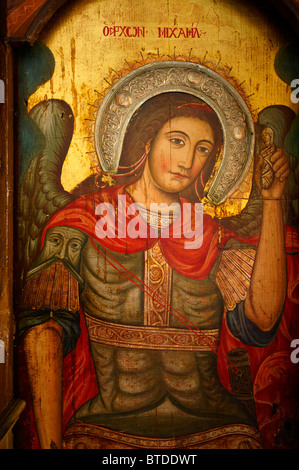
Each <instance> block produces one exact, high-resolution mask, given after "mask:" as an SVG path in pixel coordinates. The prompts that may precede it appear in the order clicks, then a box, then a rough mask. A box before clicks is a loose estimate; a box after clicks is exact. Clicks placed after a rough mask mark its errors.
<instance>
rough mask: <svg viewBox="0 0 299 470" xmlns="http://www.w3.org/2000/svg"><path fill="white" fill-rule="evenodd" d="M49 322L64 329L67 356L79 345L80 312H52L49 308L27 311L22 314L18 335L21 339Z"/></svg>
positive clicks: (64, 351)
mask: <svg viewBox="0 0 299 470" xmlns="http://www.w3.org/2000/svg"><path fill="white" fill-rule="evenodd" d="M49 320H54V321H56V322H57V323H58V324H59V325H60V326H61V327H62V329H63V339H62V345H63V355H64V356H67V355H68V354H69V353H70V352H72V350H73V349H75V346H76V344H77V341H78V338H79V336H80V334H81V328H80V315H79V312H76V313H71V312H68V311H66V310H62V309H60V310H55V311H51V310H50V309H49V308H43V309H41V310H30V309H26V310H23V311H22V312H20V316H19V321H18V330H19V331H18V333H19V337H21V336H22V335H23V334H24V333H26V332H27V331H28V330H29V329H30V328H33V327H34V326H37V325H41V324H42V323H45V322H47V321H49Z"/></svg>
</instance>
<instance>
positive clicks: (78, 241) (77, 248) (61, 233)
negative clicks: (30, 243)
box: [43, 227, 85, 268]
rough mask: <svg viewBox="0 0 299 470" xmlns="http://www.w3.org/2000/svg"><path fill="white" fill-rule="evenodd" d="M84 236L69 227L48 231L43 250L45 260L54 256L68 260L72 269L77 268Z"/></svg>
mask: <svg viewBox="0 0 299 470" xmlns="http://www.w3.org/2000/svg"><path fill="white" fill-rule="evenodd" d="M84 243H85V235H84V234H83V233H82V232H80V231H79V230H76V229H73V228H70V227H55V228H51V229H50V230H48V232H47V235H46V239H45V244H44V248H43V252H44V257H45V259H51V258H53V257H54V256H56V257H57V258H59V259H66V260H68V261H69V262H70V263H71V265H72V266H73V267H74V268H77V267H78V263H79V261H80V255H81V250H82V247H83V246H84Z"/></svg>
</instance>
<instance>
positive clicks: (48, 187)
mask: <svg viewBox="0 0 299 470" xmlns="http://www.w3.org/2000/svg"><path fill="white" fill-rule="evenodd" d="M29 115H30V117H31V119H33V121H34V122H35V123H36V124H37V126H38V127H39V128H40V130H41V131H42V133H43V135H44V138H45V147H44V150H43V153H42V154H41V155H39V156H36V157H35V158H33V159H32V160H31V162H30V163H29V165H28V168H27V169H26V171H25V174H24V177H23V181H22V184H21V185H20V191H19V201H18V202H19V207H18V225H19V227H18V239H19V240H18V241H19V247H18V251H19V253H18V254H19V264H20V269H21V278H22V279H23V277H24V275H25V274H26V273H27V271H28V270H29V269H30V268H31V267H32V265H33V263H34V261H35V259H36V257H37V255H38V252H39V250H40V242H41V235H42V232H43V229H44V228H45V225H46V223H47V221H48V220H49V219H50V218H51V216H52V215H53V214H54V213H55V212H57V211H59V210H60V209H62V208H63V207H65V206H66V205H67V204H69V203H70V202H71V201H72V200H73V199H74V196H72V195H71V194H70V193H69V192H67V191H65V190H64V188H63V186H62V184H61V170H62V165H63V162H64V160H65V157H66V155H67V152H68V149H69V145H70V142H71V139H72V135H73V129H74V116H73V113H72V110H71V108H70V107H69V105H68V104H67V103H65V102H64V101H61V100H55V99H53V100H47V101H42V102H41V103H39V104H37V105H36V106H35V107H34V108H33V109H32V110H31V112H30V114H29Z"/></svg>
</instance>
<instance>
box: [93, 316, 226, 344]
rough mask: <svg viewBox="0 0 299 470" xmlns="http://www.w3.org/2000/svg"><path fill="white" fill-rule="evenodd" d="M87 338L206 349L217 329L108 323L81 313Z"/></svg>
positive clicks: (216, 339)
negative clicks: (83, 317) (200, 329)
mask: <svg viewBox="0 0 299 470" xmlns="http://www.w3.org/2000/svg"><path fill="white" fill-rule="evenodd" d="M85 318H86V323H87V328H88V332H89V338H90V340H91V341H94V342H95V343H100V344H108V345H112V346H120V347H124V348H137V349H159V350H175V349H178V350H180V351H210V350H211V346H213V347H215V344H217V343H218V339H219V331H220V330H219V328H215V329H211V330H203V331H202V332H200V331H197V330H195V331H191V330H189V329H180V328H167V327H163V328H157V327H151V326H143V325H140V326H135V325H134V326H132V325H125V324H118V323H111V322H106V321H103V320H100V319H99V318H94V317H91V316H89V315H88V314H86V313H85Z"/></svg>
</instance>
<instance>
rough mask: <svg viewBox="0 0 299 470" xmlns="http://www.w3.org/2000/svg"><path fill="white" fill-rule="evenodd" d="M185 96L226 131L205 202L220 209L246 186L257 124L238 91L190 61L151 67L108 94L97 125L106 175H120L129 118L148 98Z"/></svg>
mask: <svg viewBox="0 0 299 470" xmlns="http://www.w3.org/2000/svg"><path fill="white" fill-rule="evenodd" d="M168 92H183V93H188V94H190V95H193V96H196V97H198V98H200V99H201V100H202V101H204V102H205V103H206V104H207V105H208V106H210V107H211V108H212V109H213V110H214V111H215V113H216V114H217V116H218V118H219V120H220V123H221V126H222V132H223V142H224V145H223V157H222V160H221V163H220V165H219V168H218V171H217V173H216V175H215V177H214V179H213V181H212V184H211V186H210V188H209V190H208V193H207V195H206V196H207V198H208V199H209V201H210V202H212V203H213V204H215V205H219V204H222V203H223V202H224V201H225V200H226V199H227V198H228V197H230V196H231V195H232V194H233V193H234V192H235V191H236V189H238V187H239V186H240V184H241V183H242V181H243V179H244V177H245V176H246V174H247V172H248V171H249V169H250V166H251V162H252V159H253V152H254V124H253V121H252V117H251V114H250V111H249V110H248V108H247V106H246V104H245V102H244V100H243V99H242V97H241V96H240V95H239V93H238V92H237V91H236V90H235V88H234V87H233V86H232V85H231V84H230V83H229V82H228V81H227V80H225V79H224V78H223V77H222V76H220V75H219V74H217V73H216V72H214V71H213V70H211V69H208V68H207V67H205V66H203V65H199V64H195V63H192V62H176V61H164V62H152V63H150V64H147V65H144V66H141V67H140V68H138V69H135V70H133V71H132V72H130V73H128V74H127V75H125V76H124V77H123V78H121V79H120V80H119V81H118V82H117V83H116V84H115V85H114V86H113V87H112V88H111V89H110V90H109V92H108V93H107V95H106V96H105V98H104V99H103V102H102V104H101V106H100V108H99V110H98V113H97V116H96V121H95V149H96V153H97V156H98V159H99V162H100V165H101V167H102V170H103V171H104V172H106V173H111V174H115V173H117V170H118V165H119V161H120V156H121V152H122V144H123V139H124V136H125V133H126V129H127V126H128V124H129V121H130V119H131V118H132V116H133V114H134V113H135V112H136V110H137V109H138V108H139V107H140V106H141V105H142V104H143V103H144V102H145V101H147V100H149V99H150V98H152V97H154V96H156V95H159V94H161V93H168Z"/></svg>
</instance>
